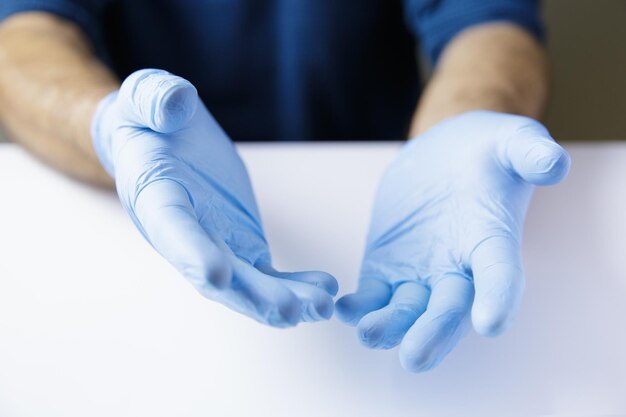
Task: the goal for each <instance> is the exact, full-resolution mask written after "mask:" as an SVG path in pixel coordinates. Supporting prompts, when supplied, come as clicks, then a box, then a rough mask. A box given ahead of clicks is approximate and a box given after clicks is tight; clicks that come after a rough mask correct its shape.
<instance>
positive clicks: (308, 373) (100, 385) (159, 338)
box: [0, 143, 626, 417]
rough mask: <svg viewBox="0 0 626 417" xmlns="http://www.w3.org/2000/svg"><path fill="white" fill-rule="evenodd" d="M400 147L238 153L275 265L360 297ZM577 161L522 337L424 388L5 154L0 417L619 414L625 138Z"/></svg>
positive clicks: (580, 149) (543, 251)
mask: <svg viewBox="0 0 626 417" xmlns="http://www.w3.org/2000/svg"><path fill="white" fill-rule="evenodd" d="M397 148H398V144H393V143H391V144H389V143H388V144H328V145H321V144H294V145H268V144H257V145H243V146H241V153H242V156H243V158H244V159H245V161H246V163H247V164H248V168H249V171H250V173H251V176H252V180H253V183H254V186H255V190H256V193H257V197H258V200H259V205H260V208H261V213H262V217H263V220H264V224H265V228H266V231H267V235H268V239H269V242H270V245H271V248H272V250H273V255H274V258H275V260H276V264H277V266H278V267H280V268H285V269H308V268H319V269H324V270H327V271H329V272H331V273H333V274H335V275H336V276H337V278H338V279H339V282H340V286H341V290H340V294H341V293H345V292H348V291H351V290H353V289H354V288H355V285H356V274H357V271H358V267H359V260H360V256H361V252H362V249H363V246H364V239H365V233H366V228H367V223H368V217H369V209H370V206H371V202H372V198H373V195H374V191H375V187H376V183H377V181H378V178H379V176H380V175H381V173H382V171H383V170H384V168H385V166H386V164H387V163H388V162H389V161H390V159H391V158H392V157H393V155H394V153H395V152H396V150H397ZM569 150H570V151H571V153H572V157H573V168H572V172H571V175H570V177H569V179H568V180H567V181H566V182H565V183H564V184H563V185H560V186H557V187H553V188H550V189H543V190H538V191H537V193H536V195H535V199H534V200H533V204H532V206H531V209H530V212H529V217H528V221H527V225H526V234H525V242H524V251H525V253H524V255H525V260H526V271H527V276H528V285H527V292H526V297H525V301H524V304H523V307H522V310H521V314H520V317H519V319H518V320H517V322H516V324H515V325H514V327H513V328H512V330H511V331H509V332H508V333H506V334H505V335H504V336H502V337H500V338H497V339H485V338H481V337H478V336H477V335H475V334H471V335H470V336H468V337H467V338H466V339H464V340H463V341H462V342H461V344H460V345H459V346H458V348H457V349H456V350H455V351H453V352H452V354H451V355H450V356H449V357H448V359H447V360H446V361H445V362H444V363H443V364H442V365H441V366H440V367H439V368H437V369H436V370H434V371H432V372H430V373H426V374H417V375H416V374H410V373H407V372H405V371H403V370H402V368H401V367H400V365H399V363H398V360H397V350H391V351H385V352H381V351H371V350H366V349H365V348H362V347H361V346H360V345H359V343H358V341H357V338H356V335H355V333H354V330H353V329H352V328H348V327H345V326H344V325H342V324H340V323H339V322H338V321H337V320H336V319H332V320H331V321H330V322H325V323H321V324H316V325H301V326H299V327H298V328H296V329H293V330H276V329H271V328H268V327H264V326H261V325H259V324H257V323H255V322H253V321H251V320H249V319H247V318H245V317H243V316H240V315H238V314H236V313H233V312H231V311H229V310H227V309H226V308H224V307H222V306H220V305H218V304H215V303H213V302H210V301H208V300H205V299H203V298H202V297H201V296H200V295H198V294H197V293H196V292H195V291H194V290H193V289H192V288H191V286H189V285H188V284H187V283H186V282H185V281H184V280H183V279H182V278H181V277H179V276H178V274H177V273H176V272H175V271H174V270H173V269H172V268H171V267H170V266H169V264H167V262H166V261H164V260H163V259H161V258H160V257H159V255H158V254H156V253H155V252H154V251H153V250H152V249H151V248H150V247H149V245H148V244H146V243H145V242H144V241H143V239H142V238H141V236H140V235H139V233H137V232H136V231H135V229H134V227H133V225H132V223H131V222H130V220H129V219H128V218H127V217H126V215H125V214H124V212H123V211H122V209H121V207H120V206H119V204H118V202H117V200H116V198H115V196H114V195H113V194H111V193H107V192H103V191H99V190H95V189H90V188H89V187H87V186H84V185H82V184H79V183H77V182H74V181H72V180H68V179H66V178H65V177H63V176H61V175H59V174H57V173H55V172H53V171H51V170H50V169H48V168H46V167H44V166H43V165H42V164H41V163H39V162H38V161H36V160H34V159H32V158H31V157H30V156H28V155H26V153H25V152H24V151H22V150H21V149H19V148H17V147H16V146H15V145H0V192H1V194H0V416H1V417H35V416H37V417H40V416H46V417H56V416H63V417H74V416H76V417H79V416H80V417H84V416H90V417H99V416H103V417H104V416H107V417H110V416H120V417H125V416H133V417H135V416H150V417H161V416H163V417H165V416H168V417H170V416H177V417H179V416H182V417H191V416H255V417H261V416H290V417H291V416H298V417H299V416H303V417H307V416H400V417H401V416H421V415H424V416H439V415H463V416H469V415H498V416H508V415H524V416H528V415H564V416H575V415H609V414H612V415H624V414H622V413H625V412H626V262H625V259H626V192H625V191H626V186H625V184H626V144H604V145H602V144H595V145H573V146H569Z"/></svg>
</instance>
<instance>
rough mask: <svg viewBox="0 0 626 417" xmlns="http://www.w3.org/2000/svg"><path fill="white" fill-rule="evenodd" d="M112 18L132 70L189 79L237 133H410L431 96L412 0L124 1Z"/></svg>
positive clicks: (119, 65) (119, 52)
mask: <svg viewBox="0 0 626 417" xmlns="http://www.w3.org/2000/svg"><path fill="white" fill-rule="evenodd" d="M101 22H102V28H101V33H102V45H101V47H100V49H101V50H104V51H106V54H107V55H108V61H109V62H110V64H111V65H112V67H113V68H114V69H115V70H116V72H117V73H118V75H120V77H124V76H126V75H128V74H129V73H131V72H132V71H134V70H137V69H140V68H146V67H153V68H162V69H166V70H168V71H170V72H172V73H175V74H177V75H180V76H182V77H185V78H187V79H189V80H190V81H191V82H193V84H194V85H195V86H196V88H197V89H198V91H199V92H200V95H201V97H202V99H203V100H204V102H205V103H206V105H207V107H208V108H209V110H210V111H211V112H212V113H213V114H214V115H215V117H216V119H217V120H218V121H219V122H220V123H221V125H222V126H223V127H224V129H225V130H226V131H227V132H228V133H229V135H230V136H231V137H232V138H233V139H237V140H300V139H388V138H393V139H402V138H404V137H405V136H406V133H407V130H408V126H409V122H410V118H411V115H412V113H413V111H414V110H415V105H416V100H417V97H418V95H419V83H418V69H417V65H416V43H415V41H414V38H413V37H412V35H411V34H410V33H409V31H408V30H407V28H406V27H405V25H404V20H403V11H402V4H401V1H394V0H330V1H329V0H132V1H112V2H108V3H107V6H106V7H105V8H104V13H103V15H102V19H101Z"/></svg>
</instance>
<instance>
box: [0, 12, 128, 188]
mask: <svg viewBox="0 0 626 417" xmlns="http://www.w3.org/2000/svg"><path fill="white" fill-rule="evenodd" d="M117 86H118V82H117V80H116V79H115V77H114V76H113V74H112V73H111V72H110V71H109V70H108V69H107V68H106V67H104V66H103V65H102V64H101V63H100V62H99V61H98V60H97V58H96V57H95V56H94V55H93V53H92V51H91V49H90V47H89V44H88V42H87V40H86V39H85V37H84V35H83V34H82V33H81V32H80V30H79V29H78V28H77V27H75V26H74V25H73V24H71V23H69V22H67V21H64V20H61V19H57V18H55V17H53V16H52V15H49V14H46V13H24V14H20V15H15V16H14V17H11V18H9V19H7V20H6V21H5V22H4V23H3V24H2V25H1V26H0V123H2V125H3V127H4V128H5V130H6V131H7V133H8V134H9V136H10V138H11V139H12V140H14V141H15V142H18V143H21V144H22V145H23V146H24V147H26V148H27V149H29V150H30V151H31V152H33V153H34V154H36V155H37V156H38V157H40V158H41V159H43V160H44V161H45V162H47V163H49V164H50V165H52V166H54V167H56V168H58V169H60V170H62V171H64V172H65V173H67V174H69V175H72V176H74V177H77V178H79V179H81V180H85V181H89V182H92V183H96V184H100V185H110V184H111V180H110V178H109V177H108V176H107V175H106V173H105V172H104V170H103V169H102V167H101V166H100V164H99V162H98V160H97V158H96V155H95V153H94V150H93V147H92V145H91V137H90V132H89V129H90V123H91V117H92V115H93V112H94V110H95V108H96V106H97V104H98V102H99V101H100V99H102V97H104V96H105V95H106V94H107V93H108V92H110V91H112V90H114V89H115V88H117Z"/></svg>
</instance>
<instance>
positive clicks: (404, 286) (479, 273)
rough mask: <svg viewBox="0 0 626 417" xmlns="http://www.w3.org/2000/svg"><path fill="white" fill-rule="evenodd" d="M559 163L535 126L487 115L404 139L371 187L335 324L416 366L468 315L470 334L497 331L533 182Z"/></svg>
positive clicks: (509, 309)
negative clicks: (359, 256) (354, 328)
mask: <svg viewBox="0 0 626 417" xmlns="http://www.w3.org/2000/svg"><path fill="white" fill-rule="evenodd" d="M568 164H569V160H568V158H567V155H566V154H565V153H564V151H563V150H562V149H561V148H560V147H559V146H558V145H556V144H555V143H554V142H553V141H552V140H551V139H550V137H549V135H548V133H547V131H546V130H545V128H543V126H541V125H540V124H539V123H537V122H535V121H533V120H531V119H528V118H524V117H518V116H511V115H503V114H497V113H491V112H472V113H466V114H464V115H461V116H457V117H455V118H452V119H449V120H447V121H445V122H443V123H441V124H439V125H438V126H436V127H435V128H433V129H431V130H430V131H428V132H426V133H425V134H423V135H421V136H419V137H417V138H415V139H413V140H412V141H410V142H409V143H408V144H407V145H406V146H405V148H404V149H403V150H402V152H401V153H400V154H399V155H398V157H397V158H396V159H395V160H394V162H393V163H392V164H391V166H390V167H389V169H388V170H387V172H386V174H385V175H384V177H383V179H382V181H381V183H380V186H379V189H378V193H377V196H376V200H375V204H374V209H373V213H372V222H371V226H370V231H369V235H368V239H367V245H366V250H365V256H364V259H363V263H362V267H361V277H360V285H359V291H357V293H355V294H352V295H348V296H346V297H344V298H343V299H341V300H339V302H338V303H337V310H338V314H339V316H340V318H342V319H343V320H344V321H346V322H348V323H350V324H353V325H358V333H359V337H360V339H361V341H362V342H363V343H364V344H365V345H367V346H369V347H373V348H391V347H394V346H396V345H398V344H400V343H401V349H400V359H401V361H402V363H403V365H404V366H405V367H406V368H408V369H410V370H415V371H420V370H426V369H430V368H432V367H433V366H435V365H436V364H438V363H439V362H440V361H441V360H442V359H443V357H444V356H445V355H446V354H447V353H448V352H449V351H450V350H451V349H452V348H453V347H454V346H455V345H456V343H457V342H458V340H459V339H460V338H461V337H462V336H463V334H464V331H465V330H466V329H467V326H466V324H467V323H468V322H469V320H468V318H469V312H470V310H472V321H473V323H474V327H475V328H476V330H477V331H479V332H480V333H482V334H485V335H494V334H498V333H499V332H501V331H503V330H504V329H505V328H506V327H507V326H508V325H509V324H510V321H511V320H512V318H513V316H514V315H515V312H516V310H517V308H518V306H519V302H520V298H521V294H522V291H523V274H522V262H521V256H520V247H519V246H520V240H521V234H522V228H523V221H524V217H525V214H526V210H527V208H528V204H529V201H530V198H531V195H532V191H533V185H532V183H535V184H547V183H553V182H556V181H558V180H560V179H561V178H562V177H563V176H564V175H565V173H566V172H567V168H568ZM475 292H476V301H475V302H474V295H475ZM472 304H473V307H472Z"/></svg>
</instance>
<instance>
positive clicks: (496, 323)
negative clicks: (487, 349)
mask: <svg viewBox="0 0 626 417" xmlns="http://www.w3.org/2000/svg"><path fill="white" fill-rule="evenodd" d="M512 322H513V317H512V314H510V313H509V312H505V311H500V312H497V311H493V309H492V308H490V307H488V306H485V305H483V304H476V305H474V307H473V308H472V325H473V327H474V330H475V331H476V333H478V334H480V335H481V336H486V337H496V336H499V335H501V334H502V333H504V332H505V331H506V330H508V329H509V327H511V324H512Z"/></svg>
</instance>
